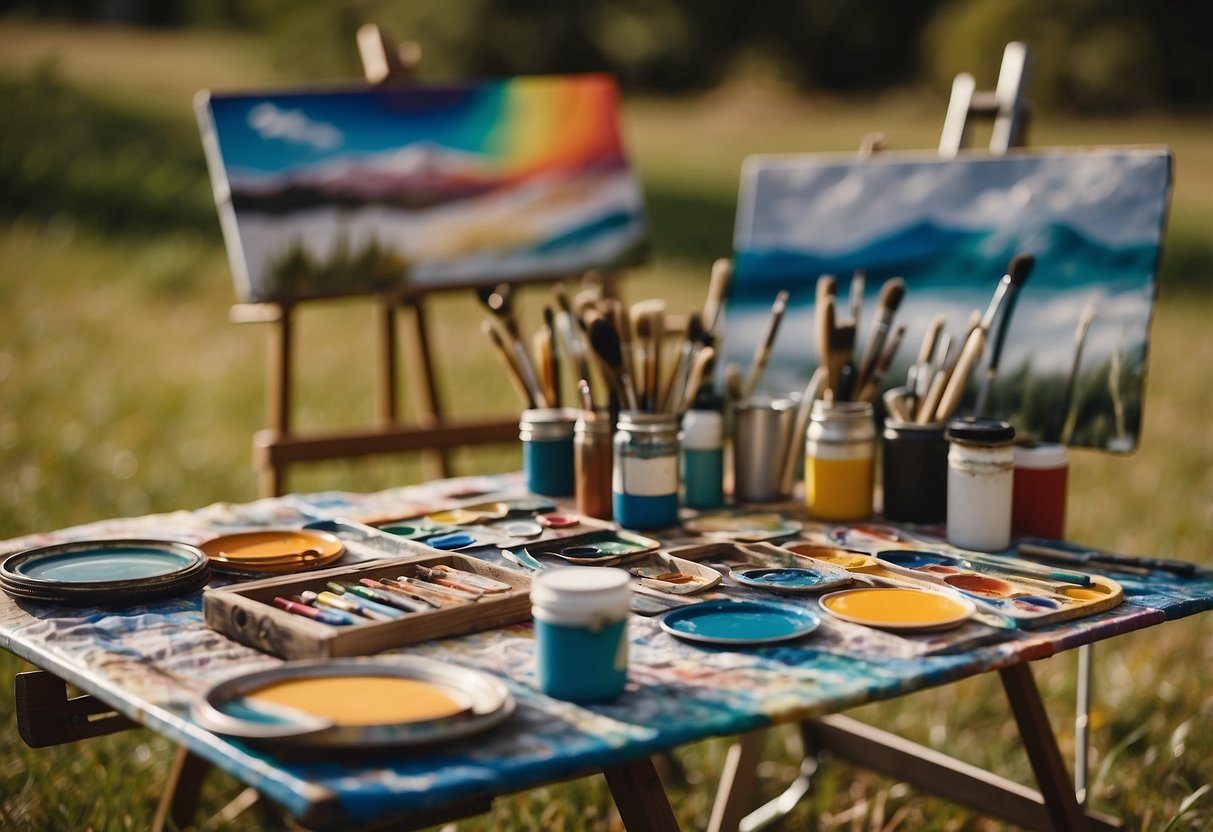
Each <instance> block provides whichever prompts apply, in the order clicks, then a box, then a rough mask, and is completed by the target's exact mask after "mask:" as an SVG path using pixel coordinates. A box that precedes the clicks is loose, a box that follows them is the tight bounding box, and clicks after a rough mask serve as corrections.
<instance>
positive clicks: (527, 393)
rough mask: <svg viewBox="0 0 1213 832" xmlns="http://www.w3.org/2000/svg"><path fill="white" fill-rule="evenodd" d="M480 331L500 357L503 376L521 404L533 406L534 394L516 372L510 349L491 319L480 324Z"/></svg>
mask: <svg viewBox="0 0 1213 832" xmlns="http://www.w3.org/2000/svg"><path fill="white" fill-rule="evenodd" d="M480 331H481V332H483V333H484V334H485V335H487V336H488V337H489V340H490V341H491V342H492V344H493V348H494V349H495V350H496V352H497V356H498V357H499V358H500V359H501V363H502V364H504V365H505V376H506V378H507V379H509V381H510V384H511V385H512V386H513V388H514V392H516V393H517V394H518V398H519V399H520V400H521V401H522V406H523V407H526V408H532V407H534V406H535V396H534V394H533V393H532V392H531V390H530V388H528V387H527V384H526V381H525V380H524V379H523V378H522V374H521V373H519V372H518V366H517V365H516V364H515V363H514V357H513V356H512V355H511V354H510V350H509V348H508V347H506V345H505V341H503V340H502V338H501V333H499V332H498V331H497V330H496V329H495V328H494V327H493V322H492V321H484V322H482V323H481V324H480Z"/></svg>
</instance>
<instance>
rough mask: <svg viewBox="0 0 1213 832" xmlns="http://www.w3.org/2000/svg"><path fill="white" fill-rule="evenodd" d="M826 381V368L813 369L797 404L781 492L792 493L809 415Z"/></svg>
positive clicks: (782, 476) (781, 478)
mask: <svg viewBox="0 0 1213 832" xmlns="http://www.w3.org/2000/svg"><path fill="white" fill-rule="evenodd" d="M825 383H826V371H825V368H824V367H818V368H817V369H816V370H814V371H813V375H812V377H810V378H809V383H808V384H806V385H805V388H804V392H803V393H801V395H800V403H799V404H798V405H797V406H796V418H795V419H794V420H793V422H792V435H791V436H790V437H789V440H788V442H787V448H788V454H787V456H786V457H785V459H784V463H783V473H782V475H781V476H780V478H779V483H780V486H779V490H780V493H781V494H791V493H792V483H793V482H794V481H795V479H796V465H797V463H798V462H800V458H801V454H802V453H803V452H804V435H805V431H807V430H808V428H809V415H810V414H811V413H812V411H813V402H814V401H816V400H817V397H818V396H819V395H820V394H821V389H822V387H824V386H825Z"/></svg>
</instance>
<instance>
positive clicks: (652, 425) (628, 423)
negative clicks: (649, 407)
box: [619, 410, 678, 432]
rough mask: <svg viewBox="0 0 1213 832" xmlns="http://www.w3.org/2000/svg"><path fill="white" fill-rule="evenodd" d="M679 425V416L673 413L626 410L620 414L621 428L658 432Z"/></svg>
mask: <svg viewBox="0 0 1213 832" xmlns="http://www.w3.org/2000/svg"><path fill="white" fill-rule="evenodd" d="M677 426H678V420H677V417H676V416H674V414H672V413H649V412H648V411H644V410H624V411H622V412H620V414H619V427H620V428H624V427H627V428H633V429H637V428H638V429H639V430H640V431H642V432H644V431H651V432H656V431H660V430H672V429H673V428H675V427H677Z"/></svg>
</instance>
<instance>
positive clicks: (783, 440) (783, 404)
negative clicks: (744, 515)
mask: <svg viewBox="0 0 1213 832" xmlns="http://www.w3.org/2000/svg"><path fill="white" fill-rule="evenodd" d="M797 402H798V400H797V399H795V398H776V399H772V398H752V399H746V400H744V401H739V402H737V403H735V404H734V405H733V499H734V500H736V501H737V502H739V503H774V502H778V501H780V500H784V499H787V496H788V495H787V494H786V493H784V491H783V483H782V479H783V463H784V460H785V459H786V458H787V455H788V453H789V450H790V448H791V447H792V443H793V442H794V441H796V442H798V441H799V440H795V439H793V438H792V429H793V427H794V423H795V420H796V405H797Z"/></svg>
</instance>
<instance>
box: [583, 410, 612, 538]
mask: <svg viewBox="0 0 1213 832" xmlns="http://www.w3.org/2000/svg"><path fill="white" fill-rule="evenodd" d="M613 440H614V425H613V424H612V422H611V417H610V416H609V415H608V414H607V413H597V412H590V411H585V410H583V411H582V412H581V416H580V418H578V419H577V423H576V424H575V425H574V426H573V473H574V485H573V492H574V494H575V496H576V498H577V512H578V513H579V514H581V515H584V516H586V517H597V518H598V519H599V520H610V519H611V457H612V456H613V453H612V446H613Z"/></svg>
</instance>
